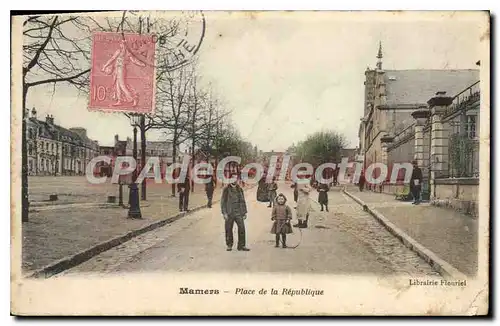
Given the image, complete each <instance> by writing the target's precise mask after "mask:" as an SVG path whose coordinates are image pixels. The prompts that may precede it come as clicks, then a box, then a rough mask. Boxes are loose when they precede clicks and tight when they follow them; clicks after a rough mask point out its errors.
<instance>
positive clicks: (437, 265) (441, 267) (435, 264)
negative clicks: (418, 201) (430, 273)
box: [344, 190, 467, 280]
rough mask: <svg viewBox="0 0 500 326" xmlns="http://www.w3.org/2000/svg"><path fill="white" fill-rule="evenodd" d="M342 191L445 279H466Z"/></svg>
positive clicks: (373, 211) (381, 216)
mask: <svg viewBox="0 0 500 326" xmlns="http://www.w3.org/2000/svg"><path fill="white" fill-rule="evenodd" d="M344 193H345V194H346V195H348V196H349V197H351V198H352V199H353V200H354V201H355V202H357V203H358V204H360V205H361V206H362V207H363V210H364V211H366V212H368V213H370V214H371V215H372V216H373V217H374V218H375V219H376V220H377V221H378V222H379V223H380V224H382V225H383V226H384V227H385V228H386V229H387V230H388V231H389V232H390V233H392V235H394V236H395V237H396V238H398V239H399V240H400V241H401V242H402V243H403V244H404V245H405V246H406V247H408V248H409V249H410V250H412V251H414V252H416V253H417V254H418V255H419V256H420V257H422V258H423V259H424V260H425V261H426V262H427V263H428V264H429V265H430V266H431V267H432V268H433V269H434V270H435V271H436V272H438V273H439V274H441V275H442V276H444V277H445V278H447V279H453V280H466V279H467V276H465V274H463V273H462V272H460V271H459V270H458V269H456V268H455V267H453V266H452V265H450V264H449V263H448V262H446V261H444V260H443V259H441V258H439V257H438V256H437V255H436V254H435V253H434V252H432V251H430V250H429V249H427V248H426V247H424V246H423V245H421V244H420V243H419V242H418V241H416V240H415V239H413V238H412V237H410V236H409V235H408V234H407V233H406V232H404V231H403V230H401V229H400V228H398V227H397V226H396V225H395V224H394V223H392V222H391V221H389V220H388V219H387V218H386V217H385V216H384V215H382V214H381V213H380V212H378V211H377V210H375V209H373V208H371V207H369V206H368V205H366V204H365V203H364V202H363V201H362V200H361V199H359V198H358V197H356V196H354V195H353V194H351V193H349V192H348V191H346V190H344Z"/></svg>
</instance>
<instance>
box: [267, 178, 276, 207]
mask: <svg viewBox="0 0 500 326" xmlns="http://www.w3.org/2000/svg"><path fill="white" fill-rule="evenodd" d="M267 191H268V193H269V205H268V206H267V207H272V206H274V205H275V204H276V203H275V202H274V201H275V200H276V192H277V191H278V184H277V183H276V178H273V181H272V182H271V183H270V184H269V186H268V187H267Z"/></svg>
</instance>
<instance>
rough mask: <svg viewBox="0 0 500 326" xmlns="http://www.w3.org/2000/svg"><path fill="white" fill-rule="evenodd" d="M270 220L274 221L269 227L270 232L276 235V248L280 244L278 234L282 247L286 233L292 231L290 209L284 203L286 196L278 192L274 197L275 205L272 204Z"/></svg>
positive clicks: (284, 246)
mask: <svg viewBox="0 0 500 326" xmlns="http://www.w3.org/2000/svg"><path fill="white" fill-rule="evenodd" d="M271 220H272V221H274V223H273V226H272V228H271V233H272V234H275V235H276V245H275V247H276V248H278V247H279V244H280V235H281V242H282V244H283V248H286V235H287V234H288V233H292V232H293V231H292V225H291V224H290V221H291V220H292V210H291V208H290V207H289V206H288V205H286V197H285V195H283V194H279V195H278V196H277V197H276V205H274V206H273V211H272V215H271Z"/></svg>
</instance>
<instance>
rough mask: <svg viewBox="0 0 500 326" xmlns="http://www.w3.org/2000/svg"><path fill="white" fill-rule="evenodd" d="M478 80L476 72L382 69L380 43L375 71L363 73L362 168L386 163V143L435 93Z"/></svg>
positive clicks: (466, 85)
mask: <svg viewBox="0 0 500 326" xmlns="http://www.w3.org/2000/svg"><path fill="white" fill-rule="evenodd" d="M478 80H479V70H476V69H466V70H425V69H416V70H384V69H383V67H382V45H381V44H380V46H379V51H378V54H377V65H376V68H375V69H369V68H367V70H366V71H365V101H364V110H363V117H362V118H361V122H360V126H359V147H360V150H359V155H361V156H363V157H364V166H365V168H366V167H367V166H369V165H370V164H372V163H384V164H388V160H387V147H388V146H389V144H391V143H392V142H393V140H394V137H395V136H396V135H397V134H399V133H400V132H401V131H403V130H405V128H408V127H409V126H411V125H412V124H413V123H414V119H413V117H412V113H413V112H414V111H416V110H419V109H422V108H428V104H427V101H428V100H429V98H431V97H433V96H434V95H435V93H436V92H437V91H443V92H446V93H448V94H457V93H459V92H460V91H462V90H463V89H466V88H467V87H469V86H470V85H472V84H473V83H475V82H476V81H478ZM411 159H413V158H411ZM374 176H375V175H374Z"/></svg>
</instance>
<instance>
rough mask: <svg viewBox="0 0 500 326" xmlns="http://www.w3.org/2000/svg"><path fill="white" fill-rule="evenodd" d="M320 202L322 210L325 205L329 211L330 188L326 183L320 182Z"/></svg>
mask: <svg viewBox="0 0 500 326" xmlns="http://www.w3.org/2000/svg"><path fill="white" fill-rule="evenodd" d="M317 189H318V192H319V194H318V203H319V204H320V205H321V211H323V206H325V207H326V211H327V212H328V191H329V190H330V188H329V187H328V185H327V184H326V183H320V185H319V186H318V188H317Z"/></svg>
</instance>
